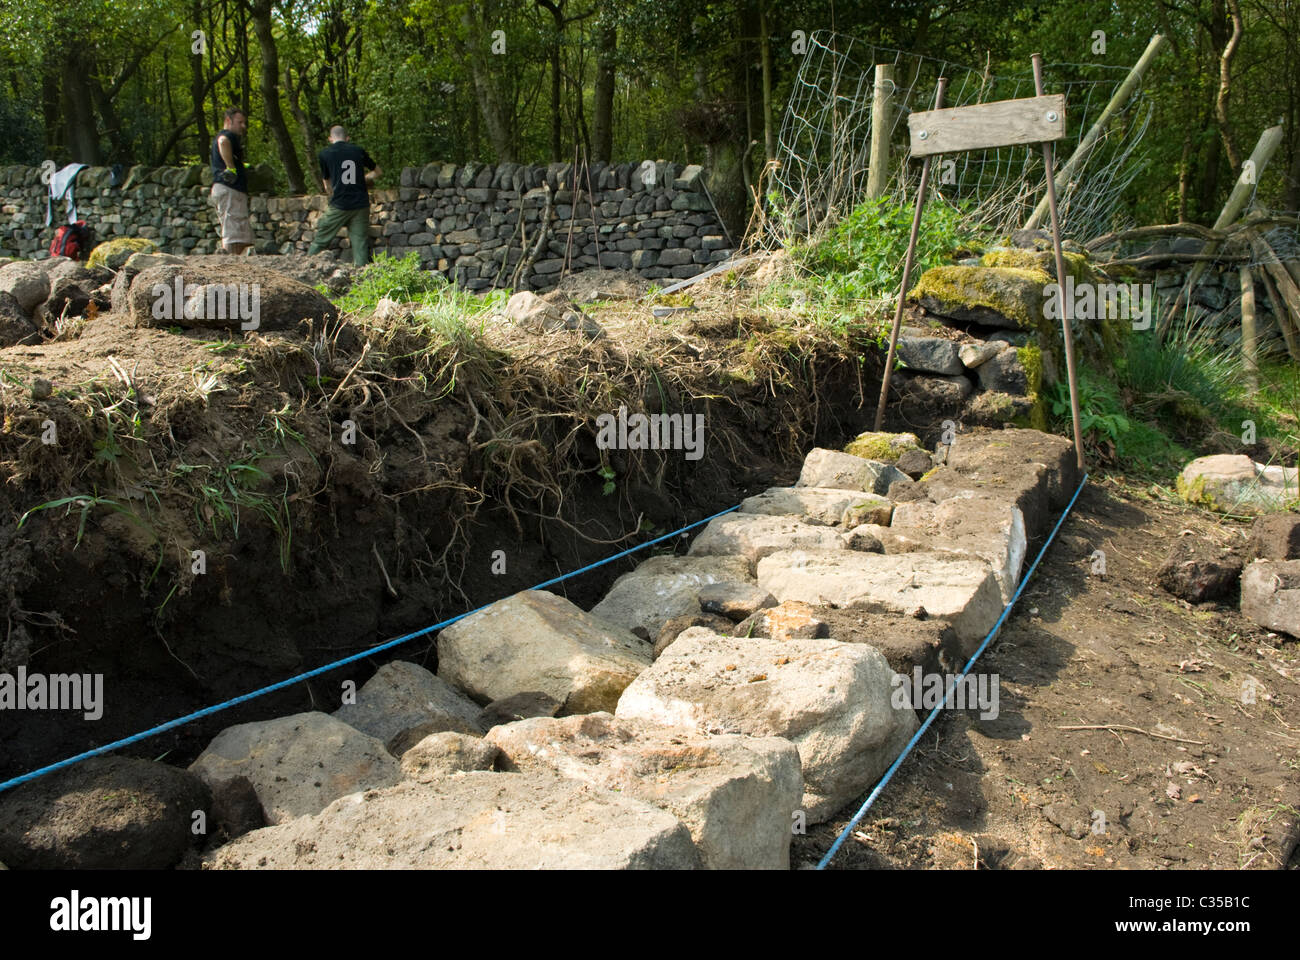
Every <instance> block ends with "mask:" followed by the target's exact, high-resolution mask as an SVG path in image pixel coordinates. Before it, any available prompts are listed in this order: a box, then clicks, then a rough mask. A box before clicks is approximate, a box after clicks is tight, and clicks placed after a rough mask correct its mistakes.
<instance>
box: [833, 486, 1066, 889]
mask: <svg viewBox="0 0 1300 960" xmlns="http://www.w3.org/2000/svg"><path fill="white" fill-rule="evenodd" d="M1087 482H1088V474H1086V473H1085V474H1084V475H1083V479H1082V480H1080V481H1079V489H1077V490H1075V491H1074V496H1072V497H1071V498H1070V502H1069V503H1068V504H1066V505H1065V510H1064V511H1062V513H1061V517H1060V519H1059V520H1057V521H1056V526H1055V527H1053V528H1052V533H1051V536H1049V537H1048V538H1047V542H1046V543H1044V544H1043V548H1042V549H1041V550H1039V551H1038V556H1036V557H1035V558H1034V562H1033V564H1032V565H1031V566H1030V567H1029V571H1028V572H1027V573H1026V574H1025V575H1024V576H1023V577H1022V578H1021V579H1020V586H1019V587H1017V588H1016V592H1015V594H1014V595H1013V596H1012V597H1011V599H1010V600H1009V601H1008V602H1007V605H1006V606H1005V607H1003V608H1002V615H1001V616H1000V617H998V620H997V623H995V624H993V629H992V630H990V631H989V633H988V636H986V637H985V638H984V642H983V643H981V644H980V645H979V649H978V650H976V651H975V653H974V654H972V656H971V658H970V659H969V660H967V661H966V666H965V667H963V668H962V671H961V676H960V677H958V678H957V682H956V683H954V684H953V685H952V686H950V687H948V692H947V694H946V695H945V696H944V698H943V703H941V704H939V705H938V706H937V707H935V708H934V709H933V710H931V711H930V715H929V716H928V717H926V718H925V723H923V724H921V729H920V730H917V731H916V733H915V735H913V737H912V739H911V740H909V741H908V742H907V746H905V747H904V748H903V752H902V753H900V754H899V755H898V758H897V759H896V760H895V761H894V762H893V763H892V764H890V766H889V769H888V770H886V771H885V775H884V776H883V777H881V778H880V782H879V783H878V784H876V787H875V789H874V790H872V791H871V794H870V796H868V797H867V799H866V802H865V803H863V804H862V806H861V807H859V808H858V812H857V813H856V814H854V815H853V819H852V820H850V821H849V824H848V826H846V827H845V828H844V830H843V831H842V832H841V833H840V835H839V836H838V837H836V838H835V842H834V843H833V844H831V848H830V849H829V850H827V851H826V856H824V857H822V858H821V861H820V862H819V863H818V864H817V869H818V870H825V869H826V865H827V864H829V863H830V862H831V858H832V857H834V856H835V854H836V853H838V852H839V849H840V847H841V846H843V845H844V841H845V840H847V839H848V836H849V834H850V833H851V832H852V831H853V828H854V827H856V826H857V825H858V824H859V823H861V822H862V818H863V817H865V816H866V815H867V811H868V810H870V809H871V805H872V804H873V803H875V802H876V798H877V797H879V796H880V793H881V791H882V790H884V789H885V785H886V784H888V783H889V781H890V780H891V779H892V778H893V776H894V772H895V771H896V770H898V768H899V767H900V766H902V764H903V761H904V760H906V759H907V755H908V754H909V753H911V752H912V748H913V747H914V746H916V744H917V743H918V741H920V739H921V735H922V734H924V733H925V731H926V730H927V729H929V727H930V724H931V723H933V722H934V718H935V717H937V716H938V715H939V711H940V710H943V709H945V708H946V707H947V706H948V701H949V700H950V699H951V698H952V695H953V694H954V693H955V692H956V690H957V687H958V686H959V685H960V684H961V681H962V679H963V678H964V677H965V676H966V674H967V673H969V672H970V668H971V667H973V666H974V665H975V661H976V660H978V659H979V656H980V654H981V653H983V652H984V648H985V647H987V646H988V645H989V642H990V641H991V640H992V639H993V637H994V636H995V635H996V634H997V632H998V630H999V629H1001V627H1002V622H1003V621H1004V620H1006V618H1007V615H1008V614H1010V613H1011V608H1012V607H1014V606H1015V605H1016V601H1017V600H1019V599H1020V594H1021V591H1023V590H1024V589H1025V586H1026V585H1027V584H1028V583H1029V578H1030V577H1032V576H1033V575H1034V571H1035V570H1036V569H1038V561H1039V560H1042V559H1043V554H1045V553H1047V548H1048V547H1050V546H1051V545H1052V541H1053V540H1055V539H1056V532H1057V531H1058V530H1060V529H1061V524H1063V523H1065V518H1066V517H1068V516H1069V515H1070V511H1071V510H1072V509H1073V508H1074V501H1076V500H1078V499H1079V494H1081V493H1082V492H1083V487H1084V484H1086V483H1087ZM945 686H948V685H947V684H945Z"/></svg>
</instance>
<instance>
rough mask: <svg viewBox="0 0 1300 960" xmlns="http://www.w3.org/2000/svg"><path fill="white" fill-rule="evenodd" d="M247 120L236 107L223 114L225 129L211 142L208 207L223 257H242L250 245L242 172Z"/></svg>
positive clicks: (250, 238) (244, 182)
mask: <svg viewBox="0 0 1300 960" xmlns="http://www.w3.org/2000/svg"><path fill="white" fill-rule="evenodd" d="M247 132H248V118H247V117H246V116H244V111H243V110H240V109H239V108H238V107H231V108H230V109H229V110H227V111H226V115H225V128H224V129H223V130H222V131H221V132H220V133H218V134H217V136H216V139H215V140H213V141H212V156H211V160H212V203H213V205H214V206H216V208H217V219H218V221H220V223H221V244H222V246H223V247H224V248H225V251H226V252H227V253H235V254H240V253H244V252H245V251H246V250H248V249H249V248H250V247H252V245H253V223H252V220H251V219H250V218H249V215H248V173H247V171H246V170H245V168H244V134H245V133H247Z"/></svg>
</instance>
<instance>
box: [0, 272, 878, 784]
mask: <svg viewBox="0 0 1300 960" xmlns="http://www.w3.org/2000/svg"><path fill="white" fill-rule="evenodd" d="M708 297H709V295H708V294H707V293H705V294H704V295H703V298H704V299H708ZM718 299H719V300H722V299H723V294H722V293H721V291H719V294H718ZM726 299H727V300H728V303H727V306H726V308H721V307H718V308H713V309H710V310H708V311H707V312H703V313H700V314H696V313H692V314H689V315H686V316H685V318H684V319H682V320H681V321H680V322H658V321H651V322H647V320H649V319H650V318H649V310H648V306H647V305H646V304H644V303H643V302H641V301H626V302H617V303H614V304H612V305H611V310H610V311H609V312H608V315H602V316H601V317H600V320H601V322H602V324H603V325H604V326H605V329H606V332H607V335H606V336H605V337H603V338H601V339H599V340H596V341H594V342H593V341H586V340H583V339H582V338H581V336H579V335H578V334H574V333H567V332H560V333H555V334H550V335H533V334H529V333H527V332H525V331H523V330H521V329H519V328H518V327H514V326H511V325H509V324H507V323H505V322H503V321H500V320H492V319H487V318H484V319H483V320H482V323H481V324H480V323H478V322H476V323H475V324H474V329H473V331H472V332H470V333H467V334H465V335H463V336H460V337H453V338H451V339H450V340H445V339H444V340H438V339H437V338H433V339H432V340H431V337H430V333H429V331H428V330H427V329H423V328H420V327H419V326H418V324H415V323H408V324H403V323H399V322H392V321H388V322H386V323H384V324H380V323H378V322H375V321H373V320H372V318H366V317H352V318H350V319H349V320H348V321H347V322H345V323H343V324H341V325H339V326H338V327H336V328H333V329H326V330H306V329H303V330H300V331H298V332H296V333H294V332H290V333H284V334H269V333H268V334H260V333H251V334H248V335H246V336H241V335H237V336H235V337H233V338H231V337H229V336H228V335H226V334H222V333H214V332H212V331H185V332H177V331H167V330H160V329H144V328H136V327H134V326H130V325H129V324H128V323H125V322H123V320H122V318H120V317H116V316H113V315H111V314H106V315H100V316H98V317H95V318H92V319H90V320H88V321H87V322H86V323H85V324H84V325H83V326H81V327H80V328H79V329H76V330H74V332H73V333H71V334H70V335H68V337H67V338H66V339H59V340H55V341H51V342H46V343H43V344H40V345H36V346H26V347H12V348H7V349H4V350H0V366H2V367H3V376H0V411H2V412H3V419H4V426H5V429H4V432H3V433H0V475H2V476H3V479H4V482H3V483H0V556H2V557H3V561H2V562H0V602H3V603H4V604H5V605H6V613H7V623H6V624H5V625H3V630H2V631H0V670H12V669H14V668H15V667H16V666H17V665H18V664H26V665H27V668H28V670H29V671H31V672H38V671H41V672H46V673H65V672H75V673H102V674H104V675H105V680H104V689H105V691H106V692H105V701H106V702H105V707H104V714H103V717H102V718H101V719H100V720H98V721H85V720H83V719H82V718H81V716H80V714H76V715H75V716H72V715H69V714H68V713H65V712H58V711H33V712H28V713H23V714H8V715H7V716H5V717H4V720H5V723H6V727H8V729H6V730H5V731H4V735H3V736H0V778H3V777H5V776H11V775H14V774H17V773H21V772H24V771H26V770H30V769H32V768H34V767H36V766H39V765H41V764H43V763H48V762H52V761H54V760H57V759H62V758H64V757H67V756H69V755H72V754H74V753H76V752H79V751H82V750H85V749H89V748H91V747H93V746H98V745H100V744H103V743H106V742H109V741H111V740H114V739H117V738H119V737H122V736H126V735H129V734H132V733H135V732H137V731H140V730H142V729H145V728H147V727H149V726H151V725H154V724H157V723H161V722H163V721H166V720H170V719H172V718H175V717H178V716H181V715H183V714H186V713H188V712H190V711H193V710H197V709H199V708H202V707H205V706H208V705H210V704H212V703H215V702H218V701H220V700H223V699H225V698H228V697H232V696H237V695H239V694H242V693H245V692H248V691H250V690H253V689H256V688H258V687H260V686H263V685H265V684H268V683H271V682H274V681H276V680H280V679H283V678H285V677H288V676H292V675H293V674H295V673H297V672H301V671H303V670H307V669H310V668H312V667H315V666H318V665H321V664H324V663H328V662H330V661H333V660H336V659H338V658H340V657H342V656H345V655H348V654H352V653H356V652H361V651H364V650H365V649H367V648H368V647H371V646H374V645H376V644H378V643H380V642H382V641H385V640H388V639H391V638H393V637H395V636H399V635H402V634H405V633H407V632H411V631H415V630H419V629H421V628H424V627H427V626H429V625H431V624H433V623H436V622H438V621H440V620H442V619H445V618H446V617H449V616H453V615H455V614H459V613H462V612H464V611H466V610H467V609H472V608H474V607H476V606H479V605H481V604H485V603H489V602H491V601H493V600H496V599H499V598H501V597H503V596H508V595H510V594H511V593H514V592H517V591H519V590H523V589H527V588H529V587H531V586H534V585H536V584H537V583H539V582H541V581H543V580H545V579H548V578H550V577H554V576H557V575H559V574H561V573H566V572H569V571H572V570H574V569H576V568H578V567H581V566H584V565H586V564H588V563H591V562H593V561H595V560H597V559H601V558H603V557H606V556H609V555H610V554H611V553H615V552H617V551H618V550H619V549H621V548H624V547H628V546H632V545H634V544H637V543H641V542H644V541H645V540H646V539H648V538H649V537H650V536H652V535H653V534H655V533H663V532H667V531H669V530H673V529H675V528H677V527H679V526H682V525H684V524H686V523H689V522H691V521H694V520H697V519H700V518H702V517H705V516H708V515H709V514H711V513H714V512H716V511H718V510H721V509H724V508H726V507H729V506H732V505H733V504H735V503H736V502H738V500H739V499H741V498H742V497H744V496H747V495H750V494H752V493H755V492H758V491H760V490H762V489H765V488H766V487H767V486H769V485H771V482H772V476H773V475H774V471H776V470H779V469H782V466H781V465H782V464H789V463H792V462H795V461H796V460H797V459H798V458H799V457H800V456H801V455H802V452H803V451H804V450H806V449H807V448H808V447H810V446H813V445H815V444H816V443H818V442H821V443H830V442H842V438H843V437H845V436H852V435H853V434H854V433H856V432H858V431H860V430H862V429H865V428H866V426H867V421H868V419H869V418H870V416H871V414H872V412H873V409H872V405H873V399H872V398H873V397H874V394H875V385H876V384H878V382H879V380H878V363H879V361H878V359H877V358H876V357H875V356H874V355H872V354H871V353H870V351H868V350H865V349H863V350H862V351H861V352H858V351H854V350H852V349H850V348H848V347H847V346H846V345H845V344H844V343H843V342H842V341H840V342H836V341H833V340H831V339H829V338H828V337H827V336H825V335H819V334H817V333H816V332H815V331H812V330H809V329H800V328H798V327H797V325H787V324H775V323H773V322H772V321H771V320H770V319H769V318H767V317H765V316H758V315H756V314H754V313H752V312H749V311H747V310H745V309H743V308H737V306H736V305H735V303H734V298H726ZM643 314H644V316H643ZM701 316H705V317H707V321H703V322H702V321H701V319H700V317H701ZM41 379H43V380H46V381H49V384H50V390H42V389H39V384H38V380H41ZM34 387H37V388H38V389H36V390H33V388H34ZM51 390H52V392H50V391H51ZM620 405H626V406H627V407H628V409H629V412H646V413H655V412H664V413H669V412H682V413H701V414H704V416H705V422H706V434H705V441H706V442H705V443H704V447H703V450H704V455H703V457H702V458H701V459H699V460H690V459H687V458H686V457H685V456H684V455H683V451H680V450H663V451H660V450H610V451H602V450H599V449H598V448H597V446H596V443H595V437H596V425H595V420H596V417H597V416H598V415H600V414H609V413H613V412H615V411H617V409H618V407H619V406H620ZM349 421H350V422H351V423H352V424H353V425H354V426H355V443H352V444H348V443H346V442H344V440H343V431H344V429H345V428H346V425H347V423H348V422H349ZM51 423H52V424H53V425H54V428H55V430H56V432H57V443H54V444H47V443H43V442H42V437H43V434H44V433H45V431H46V430H47V429H48V427H49V425H50V424H51ZM74 497H75V498H78V499H76V500H75V501H72V502H68V500H69V498H74ZM20 521H21V526H20V525H19V523H20ZM194 550H202V551H204V554H205V556H204V558H203V559H204V562H205V563H206V569H205V570H204V571H203V572H201V573H199V572H196V571H195V569H194V563H195V558H194V556H193V553H192V551H194ZM496 551H503V553H504V559H505V561H506V563H505V570H504V572H499V571H500V565H499V564H494V561H495V560H497V558H498V556H499V555H497V554H496ZM643 555H644V554H638V555H635V556H634V557H632V558H629V559H627V560H623V561H620V562H618V563H614V564H609V565H608V566H605V567H602V568H600V569H599V570H596V571H593V572H591V573H588V574H584V575H583V576H581V577H579V578H575V579H573V580H570V581H567V582H565V583H564V584H560V585H557V586H555V587H553V588H552V589H553V590H555V591H556V592H559V593H562V594H565V595H567V596H568V597H569V598H570V599H572V600H573V601H574V602H575V603H577V604H579V605H580V606H583V607H584V608H590V607H591V606H592V605H593V604H594V603H595V602H596V601H597V600H598V599H599V598H600V596H601V595H603V593H604V591H605V590H606V589H607V587H608V585H609V584H610V582H612V580H613V579H614V578H615V577H617V576H618V575H619V574H621V573H623V572H625V571H626V570H628V569H631V567H632V566H634V565H635V563H636V562H637V561H639V560H640V559H641V557H642V556H643ZM494 570H495V571H496V572H494ZM394 656H400V657H401V658H403V659H409V660H414V661H416V662H420V663H424V664H426V665H427V666H429V667H430V668H431V669H432V668H434V667H435V662H434V660H433V651H432V647H431V644H430V642H429V640H428V639H427V638H424V637H422V638H420V639H417V640H415V641H412V642H411V643H410V644H409V645H407V646H404V647H401V648H399V649H398V650H396V651H394V652H392V653H388V654H386V655H385V656H383V657H380V658H373V659H371V660H367V661H362V662H360V663H358V664H355V665H353V666H352V667H350V668H344V669H340V670H338V671H335V672H331V673H329V674H327V675H324V676H322V677H320V678H317V679H314V680H313V681H310V682H308V683H302V684H296V685H294V686H293V687H292V688H290V689H287V690H284V691H281V692H279V693H276V694H273V695H270V696H267V697H263V698H261V699H258V700H255V701H252V702H251V703H249V704H246V705H242V706H240V707H238V708H235V709H233V710H229V711H226V712H223V713H221V714H219V715H216V716H214V717H212V718H210V719H205V720H203V721H200V722H194V723H190V724H187V725H185V726H183V727H180V728H178V729H177V730H176V731H171V732H168V733H166V734H163V735H160V736H158V737H156V738H152V739H150V740H148V741H145V742H144V743H142V744H140V745H139V746H138V747H137V748H136V749H134V750H133V751H132V750H128V751H126V752H127V753H133V754H134V755H137V756H147V757H150V758H154V757H158V756H160V755H163V754H166V755H167V759H168V760H169V761H171V762H181V763H183V762H185V761H186V760H187V759H189V758H192V757H193V756H195V755H197V753H198V752H200V751H201V750H202V749H203V747H204V746H206V744H207V742H208V741H209V740H210V739H211V737H212V736H213V735H214V734H215V733H216V732H217V731H219V730H220V729H222V728H224V727H225V726H228V725H230V724H233V723H241V722H247V721H250V720H254V719H264V718H268V717H274V716H282V715H284V714H286V713H292V712H297V711H301V710H309V709H323V710H332V709H334V708H335V707H336V706H337V704H338V701H339V690H340V684H341V683H342V682H343V681H345V680H349V679H351V680H355V681H356V682H358V684H359V683H361V682H363V681H364V680H365V679H367V678H368V677H369V675H370V673H371V672H372V671H373V670H374V669H375V668H376V667H377V666H379V665H380V664H381V663H382V662H384V660H386V659H391V658H392V657H394Z"/></svg>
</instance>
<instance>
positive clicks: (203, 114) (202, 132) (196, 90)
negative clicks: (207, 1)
mask: <svg viewBox="0 0 1300 960" xmlns="http://www.w3.org/2000/svg"><path fill="white" fill-rule="evenodd" d="M190 15H191V16H192V17H194V25H195V26H196V27H197V26H198V25H199V24H201V23H202V22H203V19H202V18H203V0H194V2H193V3H192V4H191V5H190ZM208 43H209V48H208V51H207V53H205V54H198V53H193V52H191V53H189V54H188V56H189V58H190V100H191V101H193V103H194V116H195V117H196V118H197V119H198V124H199V129H198V137H199V146H198V150H197V151H196V152H197V153H198V155H199V157H200V158H202V157H204V155H205V154H206V153H207V150H208V145H209V144H211V143H212V140H211V138H210V137H209V135H208V113H207V106H206V103H205V101H206V100H207V88H208V85H207V84H206V83H204V82H203V58H204V57H205V56H207V57H211V55H212V48H211V46H210V45H211V43H212V33H211V31H209V33H208Z"/></svg>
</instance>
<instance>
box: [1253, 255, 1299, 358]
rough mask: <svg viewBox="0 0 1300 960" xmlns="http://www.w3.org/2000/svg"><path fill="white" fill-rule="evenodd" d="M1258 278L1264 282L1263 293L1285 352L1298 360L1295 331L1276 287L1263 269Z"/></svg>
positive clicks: (1266, 270)
mask: <svg viewBox="0 0 1300 960" xmlns="http://www.w3.org/2000/svg"><path fill="white" fill-rule="evenodd" d="M1259 278H1260V279H1261V280H1263V281H1264V292H1265V293H1267V294H1268V305H1269V306H1270V307H1272V309H1273V317H1274V319H1276V320H1277V328H1278V329H1279V330H1281V331H1282V339H1283V340H1285V341H1286V352H1287V353H1289V354H1290V355H1291V359H1292V360H1300V353H1298V352H1297V344H1296V336H1295V331H1294V330H1293V328H1292V323H1291V318H1290V317H1289V316H1288V315H1287V309H1286V304H1284V303H1283V302H1282V298H1281V297H1280V296H1278V292H1277V287H1275V286H1274V284H1273V278H1272V277H1271V276H1269V272H1268V269H1267V268H1265V269H1264V270H1261V271H1260V273H1259Z"/></svg>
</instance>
